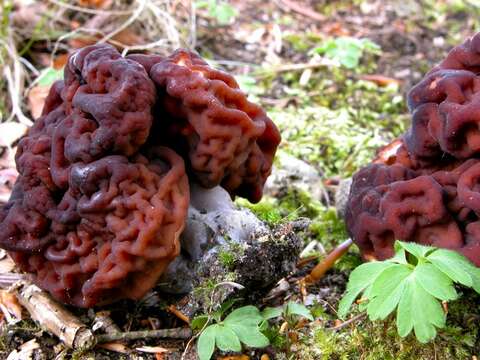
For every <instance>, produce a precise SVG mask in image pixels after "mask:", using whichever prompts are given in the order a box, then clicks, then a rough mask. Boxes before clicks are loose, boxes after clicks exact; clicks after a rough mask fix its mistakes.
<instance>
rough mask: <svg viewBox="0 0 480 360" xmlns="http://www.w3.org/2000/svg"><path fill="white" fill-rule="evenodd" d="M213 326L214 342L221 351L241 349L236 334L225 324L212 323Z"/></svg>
mask: <svg viewBox="0 0 480 360" xmlns="http://www.w3.org/2000/svg"><path fill="white" fill-rule="evenodd" d="M213 326H216V328H215V344H216V345H217V347H218V348H219V349H220V350H222V351H241V350H242V345H241V344H240V339H239V338H238V336H237V334H235V332H234V331H233V330H232V329H231V328H230V327H229V326H227V325H222V324H218V325H213Z"/></svg>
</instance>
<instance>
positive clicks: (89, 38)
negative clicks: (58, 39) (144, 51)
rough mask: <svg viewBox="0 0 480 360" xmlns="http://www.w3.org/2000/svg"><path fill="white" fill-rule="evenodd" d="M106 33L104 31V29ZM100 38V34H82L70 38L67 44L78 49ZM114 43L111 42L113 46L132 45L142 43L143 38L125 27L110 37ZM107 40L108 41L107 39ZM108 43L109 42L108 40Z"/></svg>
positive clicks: (92, 43)
mask: <svg viewBox="0 0 480 360" xmlns="http://www.w3.org/2000/svg"><path fill="white" fill-rule="evenodd" d="M104 32H105V33H107V32H106V31H104ZM101 38H102V36H101V35H96V36H93V35H83V36H77V37H74V38H71V39H70V40H69V41H68V45H70V47H72V48H74V49H79V48H82V47H85V46H89V45H94V44H96V43H97V41H99V40H100V39H101ZM111 40H113V41H114V43H111V45H113V46H116V47H118V46H117V44H118V43H120V44H122V45H126V46H132V45H139V44H142V43H144V39H143V38H142V37H141V36H139V35H138V34H136V33H135V32H133V30H131V29H129V28H127V29H125V30H122V31H120V32H119V33H118V34H115V35H114V36H113V37H112V39H111ZM107 42H108V41H107ZM109 43H110V42H109Z"/></svg>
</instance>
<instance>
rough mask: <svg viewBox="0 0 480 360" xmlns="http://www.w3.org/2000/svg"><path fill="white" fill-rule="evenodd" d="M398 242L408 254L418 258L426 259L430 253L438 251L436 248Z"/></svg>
mask: <svg viewBox="0 0 480 360" xmlns="http://www.w3.org/2000/svg"><path fill="white" fill-rule="evenodd" d="M397 242H398V244H399V245H400V246H401V247H403V248H404V249H405V250H406V251H407V252H409V253H410V254H412V255H414V256H416V257H417V258H422V257H425V256H427V254H428V253H430V252H432V251H435V250H436V249H435V248H434V247H431V246H424V245H420V244H416V243H413V242H404V241H397Z"/></svg>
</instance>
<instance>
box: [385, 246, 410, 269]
mask: <svg viewBox="0 0 480 360" xmlns="http://www.w3.org/2000/svg"><path fill="white" fill-rule="evenodd" d="M394 249H395V255H393V257H391V258H390V259H388V260H385V261H388V262H394V263H398V264H408V262H407V256H406V254H405V249H404V248H403V247H402V245H400V241H395V245H394Z"/></svg>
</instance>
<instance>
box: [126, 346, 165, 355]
mask: <svg viewBox="0 0 480 360" xmlns="http://www.w3.org/2000/svg"><path fill="white" fill-rule="evenodd" d="M135 350H137V351H141V352H146V353H150V354H157V353H162V354H163V353H167V352H170V350H168V349H165V348H164V347H161V346H142V347H138V348H136V349H135Z"/></svg>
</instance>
